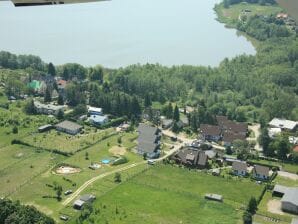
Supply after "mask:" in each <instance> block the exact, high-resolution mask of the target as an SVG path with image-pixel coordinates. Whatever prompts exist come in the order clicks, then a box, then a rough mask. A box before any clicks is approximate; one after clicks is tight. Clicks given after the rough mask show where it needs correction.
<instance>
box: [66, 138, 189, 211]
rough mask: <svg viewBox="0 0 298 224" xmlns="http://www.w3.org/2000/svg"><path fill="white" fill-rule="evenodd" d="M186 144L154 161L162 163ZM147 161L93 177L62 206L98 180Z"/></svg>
mask: <svg viewBox="0 0 298 224" xmlns="http://www.w3.org/2000/svg"><path fill="white" fill-rule="evenodd" d="M183 144H184V142H182V143H180V144H176V145H174V148H173V149H171V150H170V151H167V152H165V155H164V156H162V157H160V158H158V159H155V160H154V161H156V162H158V161H161V160H163V159H166V158H167V157H169V156H171V155H172V154H174V153H175V152H177V151H178V150H179V149H180V148H181V147H182V146H183ZM146 163H147V161H142V162H139V163H133V164H131V165H128V166H125V167H122V168H119V169H116V170H113V171H110V172H107V173H103V174H101V175H99V176H96V177H93V178H92V179H90V180H88V181H86V182H85V183H84V184H83V185H82V186H81V187H79V188H78V189H77V190H76V191H75V192H74V193H73V194H71V195H70V196H69V197H68V198H66V199H65V200H64V201H63V202H62V205H64V206H66V205H68V204H69V203H70V202H72V201H73V200H74V199H76V198H77V197H78V196H79V195H80V194H81V193H82V191H84V190H85V189H86V188H87V187H88V186H89V185H90V184H92V183H94V182H95V181H97V180H100V179H102V178H104V177H107V176H109V175H112V174H115V173H119V172H122V171H125V170H128V169H131V168H133V167H136V166H139V165H142V164H146Z"/></svg>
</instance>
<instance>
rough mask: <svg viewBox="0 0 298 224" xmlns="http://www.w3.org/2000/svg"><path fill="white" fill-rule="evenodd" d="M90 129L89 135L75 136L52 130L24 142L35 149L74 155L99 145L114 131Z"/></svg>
mask: <svg viewBox="0 0 298 224" xmlns="http://www.w3.org/2000/svg"><path fill="white" fill-rule="evenodd" d="M89 129H90V130H88V132H87V133H85V134H82V135H75V136H72V135H69V134H65V133H61V132H58V131H56V130H51V131H49V132H45V133H37V132H35V133H31V134H30V135H29V136H27V137H26V138H24V139H23V141H24V142H26V143H28V144H30V145H32V146H34V147H41V148H45V149H50V150H58V151H62V152H69V153H74V152H76V151H78V150H80V149H82V148H85V147H89V146H91V145H93V144H95V143H97V142H98V141H99V140H101V139H102V138H103V137H106V136H108V135H109V134H111V133H112V132H113V131H114V130H113V129H112V128H111V129H106V130H104V131H100V130H96V129H91V128H89Z"/></svg>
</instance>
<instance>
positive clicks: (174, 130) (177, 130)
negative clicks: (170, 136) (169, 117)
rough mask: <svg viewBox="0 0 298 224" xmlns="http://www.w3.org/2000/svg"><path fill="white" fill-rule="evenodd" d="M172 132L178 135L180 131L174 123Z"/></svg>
mask: <svg viewBox="0 0 298 224" xmlns="http://www.w3.org/2000/svg"><path fill="white" fill-rule="evenodd" d="M172 131H173V132H174V133H178V132H179V131H180V130H179V127H178V125H177V122H176V121H175V122H174V124H173V127H172Z"/></svg>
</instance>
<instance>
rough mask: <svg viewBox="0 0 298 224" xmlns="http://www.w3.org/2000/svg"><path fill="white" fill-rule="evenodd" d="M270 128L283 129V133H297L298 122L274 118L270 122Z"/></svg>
mask: <svg viewBox="0 0 298 224" xmlns="http://www.w3.org/2000/svg"><path fill="white" fill-rule="evenodd" d="M269 126H270V127H271V128H281V130H283V131H295V129H296V127H297V122H296V121H291V120H286V119H280V118H273V120H272V121H270V122H269Z"/></svg>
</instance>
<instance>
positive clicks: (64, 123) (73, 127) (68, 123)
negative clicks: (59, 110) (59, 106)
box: [56, 121, 83, 130]
mask: <svg viewBox="0 0 298 224" xmlns="http://www.w3.org/2000/svg"><path fill="white" fill-rule="evenodd" d="M56 128H63V129H68V130H78V129H81V128H83V127H82V126H81V125H79V124H77V123H74V122H71V121H62V122H60V123H59V124H56Z"/></svg>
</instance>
